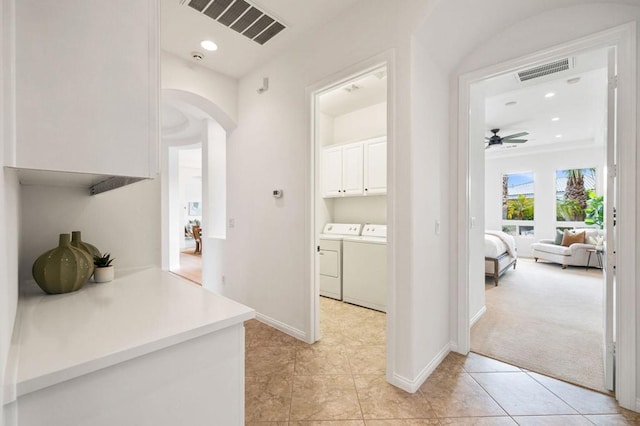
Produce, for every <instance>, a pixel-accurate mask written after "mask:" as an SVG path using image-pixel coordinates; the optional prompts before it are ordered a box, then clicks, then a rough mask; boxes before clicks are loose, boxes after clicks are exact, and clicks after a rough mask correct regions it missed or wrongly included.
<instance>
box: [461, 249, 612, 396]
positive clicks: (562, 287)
mask: <svg viewBox="0 0 640 426" xmlns="http://www.w3.org/2000/svg"><path fill="white" fill-rule="evenodd" d="M602 289H603V278H602V272H601V271H600V270H597V269H590V270H589V271H585V269H584V268H575V267H574V268H572V267H569V268H567V269H564V270H563V269H562V268H561V267H560V265H555V264H550V263H542V262H540V263H535V262H534V261H533V260H532V259H518V266H517V268H516V270H513V269H511V270H509V271H507V272H506V273H505V274H504V275H503V276H502V277H501V278H500V285H499V286H498V287H494V286H493V281H492V280H491V279H487V280H486V285H485V295H486V307H487V312H486V313H485V314H484V315H483V316H482V317H481V318H480V320H478V322H477V323H476V324H475V325H474V326H473V328H472V329H471V350H472V351H473V352H477V353H479V354H482V355H486V356H488V357H491V358H495V359H498V360H501V361H505V362H508V363H510V364H514V365H517V366H519V367H522V368H525V369H528V370H532V371H535V372H539V373H542V374H545V375H549V376H552V377H555V378H558V379H561V380H565V381H568V382H571V383H575V384H578V385H581V386H584V387H587V388H590V389H595V390H598V391H602V392H606V389H605V387H604V371H603V364H602V362H603V361H602V318H603V314H602Z"/></svg>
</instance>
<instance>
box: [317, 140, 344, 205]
mask: <svg viewBox="0 0 640 426" xmlns="http://www.w3.org/2000/svg"><path fill="white" fill-rule="evenodd" d="M321 171H322V176H321V177H320V180H321V182H322V194H323V197H325V198H327V197H340V196H341V195H342V147H335V148H326V149H324V150H323V151H322V168H321Z"/></svg>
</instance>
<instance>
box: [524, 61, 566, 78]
mask: <svg viewBox="0 0 640 426" xmlns="http://www.w3.org/2000/svg"><path fill="white" fill-rule="evenodd" d="M571 62H572V61H569V58H564V59H560V60H559V61H555V62H550V63H548V64H544V65H540V66H537V67H533V68H529V69H528V70H524V71H520V72H519V73H518V79H519V80H520V81H527V80H532V79H534V78H538V77H542V76H545V75H549V74H554V73H557V72H560V71H566V70H568V69H570V68H572V63H571Z"/></svg>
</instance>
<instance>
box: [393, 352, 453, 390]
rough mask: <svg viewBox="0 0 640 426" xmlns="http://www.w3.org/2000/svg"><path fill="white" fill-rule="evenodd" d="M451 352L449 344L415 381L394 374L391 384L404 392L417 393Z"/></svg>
mask: <svg viewBox="0 0 640 426" xmlns="http://www.w3.org/2000/svg"><path fill="white" fill-rule="evenodd" d="M449 352H451V344H450V343H447V344H446V345H445V346H444V347H443V348H442V349H440V352H438V354H437V355H436V356H435V357H434V358H433V359H432V360H431V361H430V362H429V363H428V364H427V365H426V366H425V367H424V368H423V369H422V371H420V373H418V375H417V376H416V377H415V378H414V379H413V380H412V379H408V378H406V377H403V376H401V375H399V374H393V375H391V380H390V383H391V384H392V385H394V386H397V387H399V388H400V389H402V390H404V391H407V392H410V393H415V392H416V391H417V390H418V389H420V386H422V384H423V383H424V382H425V380H427V378H428V377H429V376H430V375H431V373H433V371H434V370H435V369H436V368H437V367H438V366H439V365H440V363H441V362H442V360H443V359H445V357H446V356H447V355H448V354H449Z"/></svg>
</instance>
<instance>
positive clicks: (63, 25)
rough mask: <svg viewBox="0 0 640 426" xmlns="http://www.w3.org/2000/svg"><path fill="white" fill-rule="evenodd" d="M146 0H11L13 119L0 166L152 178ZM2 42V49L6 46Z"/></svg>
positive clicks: (153, 11)
mask: <svg viewBox="0 0 640 426" xmlns="http://www.w3.org/2000/svg"><path fill="white" fill-rule="evenodd" d="M158 3H159V2H157V1H155V0H114V1H108V2H94V1H86V0H65V1H63V2H53V1H44V2H43V1H41V0H20V1H17V2H15V14H14V15H13V16H12V17H11V19H12V20H13V22H14V24H15V34H14V37H15V38H14V39H13V40H8V42H9V43H12V44H15V59H13V58H7V57H8V56H9V55H8V54H7V55H6V56H5V59H7V60H8V61H12V60H13V61H14V66H15V81H13V82H11V83H12V84H13V85H15V111H11V112H6V116H5V117H8V122H10V125H11V126H15V129H14V130H15V131H14V132H13V133H14V138H13V140H10V141H9V142H10V149H9V153H10V155H8V156H7V162H6V165H7V166H10V167H17V168H21V169H35V170H53V171H64V172H79V173H92V174H101V175H115V176H129V177H142V178H146V177H154V176H155V174H156V173H157V171H158V160H157V158H158V140H159V139H158V138H159V135H158V134H159V113H158V101H159V20H158V15H159V10H158V9H159V7H158ZM6 50H10V49H6Z"/></svg>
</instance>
